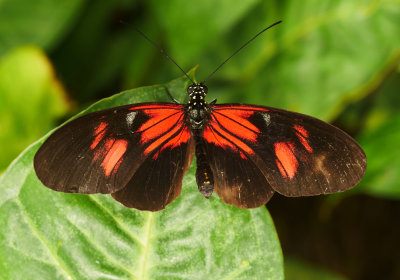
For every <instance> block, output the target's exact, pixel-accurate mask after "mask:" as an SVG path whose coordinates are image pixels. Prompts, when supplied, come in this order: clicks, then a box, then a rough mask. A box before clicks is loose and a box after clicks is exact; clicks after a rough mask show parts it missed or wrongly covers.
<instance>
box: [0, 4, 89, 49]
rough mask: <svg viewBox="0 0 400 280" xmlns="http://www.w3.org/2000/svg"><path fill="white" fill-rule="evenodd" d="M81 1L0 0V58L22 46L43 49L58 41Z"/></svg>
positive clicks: (72, 19) (78, 8) (76, 13)
mask: <svg viewBox="0 0 400 280" xmlns="http://www.w3.org/2000/svg"><path fill="white" fill-rule="evenodd" d="M84 2H85V1H83V0H58V1H54V0H40V1H31V0H1V1H0V42H1V43H0V56H1V55H3V54H4V53H6V52H7V51H9V50H11V49H13V48H15V47H17V46H20V45H26V44H35V45H38V46H40V47H42V48H44V49H46V50H48V49H50V48H52V47H53V46H54V45H55V44H56V43H57V42H58V41H59V40H60V39H61V38H62V35H63V34H64V33H65V31H67V30H68V27H69V26H70V25H71V24H72V23H73V21H74V18H75V17H76V16H77V15H78V12H79V10H80V8H81V6H82V4H83V3H84Z"/></svg>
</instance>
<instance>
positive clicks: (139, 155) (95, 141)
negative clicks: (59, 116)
mask: <svg viewBox="0 0 400 280" xmlns="http://www.w3.org/2000/svg"><path fill="white" fill-rule="evenodd" d="M183 118H184V113H183V106H182V105H177V104H170V103H142V104H135V105H126V106H121V107H116V108H111V109H108V110H103V111H98V112H94V113H90V114H87V115H84V116H82V117H80V118H77V119H75V120H73V121H71V122H69V123H67V124H66V125H64V126H63V127H61V128H60V129H58V130H57V131H56V132H54V133H53V134H52V135H51V136H50V137H49V138H48V139H47V140H46V141H45V143H44V144H43V145H42V147H41V148H40V149H39V151H38V152H37V153H36V155H35V158H34V168H35V171H36V174H37V176H38V178H39V179H40V180H41V181H42V183H43V184H44V185H45V186H47V187H49V188H51V189H53V190H56V191H62V192H74V193H114V192H117V191H119V190H121V189H123V188H124V187H125V186H127V185H129V184H131V181H132V178H133V177H135V178H138V175H137V173H138V172H141V170H142V169H143V164H144V165H146V164H147V163H148V162H151V161H152V160H153V161H154V159H155V158H157V157H158V159H159V162H161V164H162V165H163V166H164V167H165V170H166V172H167V173H168V178H166V177H165V176H161V175H160V174H155V176H159V177H160V178H158V181H157V178H156V179H155V181H154V180H153V181H152V182H153V183H154V185H153V186H152V188H154V189H159V190H161V191H160V192H159V194H155V193H148V194H147V196H148V197H150V198H151V197H153V196H158V197H160V196H163V195H166V194H165V192H163V191H162V190H163V189H164V187H163V186H164V184H168V183H171V185H172V186H175V185H176V180H177V179H178V178H179V177H180V176H181V173H182V172H184V170H185V166H186V165H187V164H188V162H187V161H188V160H189V157H188V156H187V154H188V153H190V149H189V147H190V132H189V131H188V128H187V127H186V125H185V123H184V120H183ZM178 136H179V138H177V137H178ZM177 149H178V150H179V152H180V153H181V154H182V155H183V154H184V156H172V155H171V156H167V157H168V159H169V160H171V161H169V160H168V159H167V160H166V159H165V158H163V155H164V154H166V153H172V151H176V150H177ZM157 155H159V156H157ZM182 157H184V159H182ZM166 163H168V164H169V165H168V164H166ZM173 164H175V165H176V166H172V165H173ZM175 167H176V168H177V170H179V171H176V173H173V170H175V169H174V168H175ZM174 172H175V171H174ZM177 174H178V175H177ZM182 176H183V175H182ZM161 177H162V178H161ZM139 179H141V178H139ZM139 181H140V180H139ZM174 192H175V191H174ZM178 192H179V190H178ZM120 200H121V199H120ZM159 200H162V199H161V198H160V199H159ZM165 200H166V201H167V200H168V199H167V198H165ZM164 206H165V205H164Z"/></svg>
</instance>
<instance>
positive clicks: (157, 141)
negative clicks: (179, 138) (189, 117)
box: [144, 125, 180, 155]
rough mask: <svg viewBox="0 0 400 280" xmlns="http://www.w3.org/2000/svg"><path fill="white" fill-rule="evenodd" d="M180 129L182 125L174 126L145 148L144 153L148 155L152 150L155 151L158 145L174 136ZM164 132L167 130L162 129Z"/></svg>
mask: <svg viewBox="0 0 400 280" xmlns="http://www.w3.org/2000/svg"><path fill="white" fill-rule="evenodd" d="M179 129H180V127H179V126H178V125H177V126H175V127H174V128H172V129H171V130H169V131H168V132H167V133H165V134H164V135H163V136H161V137H160V138H158V139H157V140H156V141H154V142H153V143H151V144H150V145H149V146H148V147H147V148H146V149H145V150H144V154H145V155H147V154H149V153H150V152H152V151H154V149H156V148H157V147H158V146H160V145H161V144H162V143H163V142H165V141H167V140H168V138H170V137H172V136H173V135H174V134H175V133H176V132H178V131H179ZM162 132H165V130H164V131H162Z"/></svg>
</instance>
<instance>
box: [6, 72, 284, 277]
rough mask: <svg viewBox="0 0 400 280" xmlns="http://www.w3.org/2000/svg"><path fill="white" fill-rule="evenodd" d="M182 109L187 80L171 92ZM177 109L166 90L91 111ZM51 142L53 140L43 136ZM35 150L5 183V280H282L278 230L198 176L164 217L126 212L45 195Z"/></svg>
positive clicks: (102, 201)
mask: <svg viewBox="0 0 400 280" xmlns="http://www.w3.org/2000/svg"><path fill="white" fill-rule="evenodd" d="M166 86H167V87H168V88H169V90H170V92H171V93H172V94H173V95H174V96H175V97H176V98H178V99H180V100H182V99H183V98H184V96H186V94H185V88H186V86H187V79H184V78H181V79H178V80H174V81H172V82H170V83H169V84H167V85H166ZM163 99H164V100H168V97H166V94H165V88H164V87H163V86H152V87H145V88H138V89H135V90H131V91H126V92H122V93H120V94H117V95H114V96H112V97H110V98H107V99H104V100H102V101H100V102H98V103H96V104H95V105H93V106H91V107H90V108H89V109H88V110H86V111H85V112H84V113H86V112H90V111H95V110H100V109H104V108H109V107H113V106H118V105H123V104H129V103H135V102H139V101H153V100H158V101H160V100H163ZM44 138H45V137H44ZM44 138H43V139H41V140H40V141H38V142H36V143H34V144H32V145H31V146H30V147H29V148H28V149H27V150H26V151H25V152H24V153H22V154H21V155H20V157H18V158H17V159H16V160H15V161H14V163H13V164H12V165H11V166H10V168H9V169H8V170H7V171H6V172H5V174H4V175H3V177H1V178H0V240H1V242H0V278H1V279H26V277H27V275H28V276H29V278H30V279H166V280H167V279H168V280H170V279H283V268H282V266H283V260H282V253H281V249H280V246H279V241H278V238H277V235H276V232H275V229H274V226H273V222H272V220H271V218H270V216H269V214H268V212H267V210H266V209H265V208H264V207H262V208H258V209H252V210H240V209H237V208H235V207H233V206H228V205H226V204H224V203H222V202H221V200H220V199H218V198H217V196H216V195H213V196H212V197H211V198H210V199H209V200H207V199H204V197H202V195H201V194H200V193H199V192H198V190H197V186H196V183H195V179H194V167H192V168H191V169H190V171H189V172H188V174H187V175H186V176H185V178H184V180H183V189H182V194H181V196H180V197H179V198H177V199H176V200H175V201H174V202H173V203H171V204H170V205H168V206H167V208H166V209H165V210H164V211H160V212H156V213H152V212H145V211H137V210H134V209H128V208H125V207H123V206H122V205H121V204H119V203H118V202H116V201H114V200H113V199H112V198H111V197H110V196H109V195H79V194H65V193H59V192H54V191H52V190H50V189H48V188H46V187H44V186H42V185H41V184H40V183H39V181H38V179H37V177H36V175H35V172H34V170H33V167H32V159H33V156H34V154H35V152H36V151H37V149H38V148H39V146H40V144H41V143H42V142H43V141H44Z"/></svg>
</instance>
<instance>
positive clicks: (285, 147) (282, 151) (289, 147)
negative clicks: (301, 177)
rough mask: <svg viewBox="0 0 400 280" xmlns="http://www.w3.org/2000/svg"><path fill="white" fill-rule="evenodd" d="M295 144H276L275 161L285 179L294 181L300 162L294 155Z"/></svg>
mask: <svg viewBox="0 0 400 280" xmlns="http://www.w3.org/2000/svg"><path fill="white" fill-rule="evenodd" d="M294 147H295V146H294V143H292V142H277V143H275V144H274V149H275V155H276V157H277V159H276V160H275V162H276V165H277V166H278V169H279V172H280V173H281V174H282V176H283V177H284V178H288V177H289V178H290V179H292V178H293V177H294V176H295V175H296V172H297V167H298V166H299V162H298V161H297V159H296V156H295V155H294Z"/></svg>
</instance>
